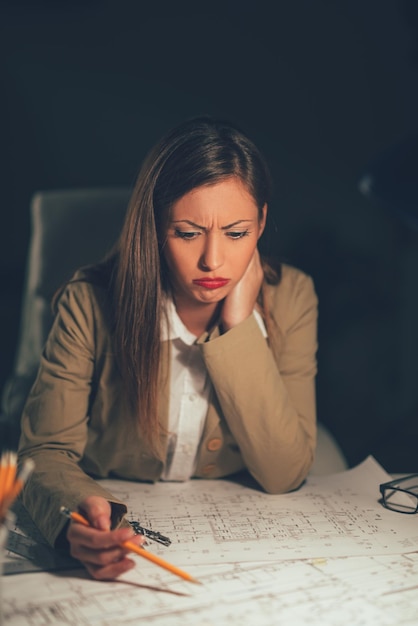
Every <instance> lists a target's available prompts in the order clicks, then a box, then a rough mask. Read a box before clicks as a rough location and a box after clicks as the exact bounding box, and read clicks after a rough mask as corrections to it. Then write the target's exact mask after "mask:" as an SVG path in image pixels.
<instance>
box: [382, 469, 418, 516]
mask: <svg viewBox="0 0 418 626" xmlns="http://www.w3.org/2000/svg"><path fill="white" fill-rule="evenodd" d="M411 478H418V474H408V475H407V476H402V477H401V478H394V479H393V480H389V481H388V482H386V483H381V484H380V485H379V491H380V493H381V496H382V500H381V504H382V505H383V506H384V507H385V509H388V511H393V512H394V513H404V514H405V515H415V513H418V493H414V492H413V491H410V490H409V489H402V487H399V486H398V485H400V484H401V483H403V482H405V481H406V480H410V479H411ZM387 490H391V491H400V492H402V493H406V494H407V495H409V496H414V497H415V498H416V506H415V510H413V509H411V511H400V510H399V509H394V508H392V507H391V506H390V504H389V505H388V504H387V502H386V496H385V493H386V491H387Z"/></svg>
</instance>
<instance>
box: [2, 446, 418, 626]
mask: <svg viewBox="0 0 418 626" xmlns="http://www.w3.org/2000/svg"><path fill="white" fill-rule="evenodd" d="M387 479H388V476H387V475H386V473H385V472H384V471H383V470H382V469H381V468H380V466H379V465H378V464H377V463H376V462H375V461H374V460H373V459H371V458H370V459H367V460H366V461H365V462H364V463H363V464H361V465H360V466H358V467H357V468H355V469H353V470H349V471H347V472H344V473H342V474H339V475H335V476H328V477H315V478H311V479H309V480H308V482H307V484H306V485H305V486H304V487H303V488H302V489H301V490H299V491H297V492H294V493H292V494H287V495H285V496H267V495H266V494H261V493H259V492H257V491H254V490H252V489H249V488H247V487H242V486H240V485H235V484H234V483H232V482H230V481H213V482H212V481H191V482H189V483H185V484H183V483H181V484H157V485H153V486H150V485H137V484H135V483H126V482H118V481H109V482H107V481H106V482H107V484H108V486H109V487H110V488H111V489H112V491H113V492H114V493H117V494H118V495H119V496H121V495H122V494H125V495H126V496H127V502H128V505H129V507H130V509H131V511H132V513H133V514H134V515H135V516H137V515H139V512H143V513H145V512H146V515H145V516H144V514H142V515H141V516H139V517H140V519H141V521H143V522H144V524H145V521H146V522H147V523H149V524H151V522H152V523H153V525H155V527H156V529H157V530H160V531H161V532H164V534H168V535H169V536H171V538H172V540H173V544H172V546H171V547H170V548H163V547H161V548H159V547H158V545H153V546H152V547H151V546H150V547H149V549H152V550H153V551H155V552H159V553H160V554H164V557H165V558H166V559H167V560H170V561H171V562H173V563H175V564H177V565H180V566H183V567H184V566H185V564H186V563H187V568H186V567H185V569H187V570H188V571H189V572H190V573H191V574H192V575H193V576H195V577H196V578H198V579H199V580H200V581H201V582H202V583H203V585H202V586H197V585H192V584H190V583H186V582H184V581H182V580H180V579H178V578H177V577H175V576H173V575H172V574H170V573H169V572H166V571H165V570H162V569H161V568H158V567H156V566H154V565H153V564H151V563H149V562H147V561H144V560H143V559H141V558H140V557H134V558H135V560H136V561H137V567H136V568H135V570H132V571H131V572H129V573H128V574H126V575H125V576H124V577H123V578H122V579H121V580H119V581H116V582H108V583H103V582H96V581H92V580H89V579H88V578H87V576H86V574H85V573H84V572H72V573H67V572H66V573H65V574H64V573H56V574H52V573H36V574H22V575H17V576H9V577H5V578H3V593H4V598H3V599H4V612H5V616H6V621H5V624H6V626H26V625H28V626H41V625H42V626H43V625H45V624H51V625H52V624H53V625H54V626H56V625H57V626H67V625H68V626H69V625H70V624H71V625H74V624H77V626H84V625H88V624H89V625H90V624H94V625H95V626H110V625H111V626H114V625H115V624H132V625H133V624H138V623H146V624H148V625H150V626H178V625H179V624H181V625H182V626H192V625H193V626H195V625H196V624H198V625H199V626H209V625H211V626H215V625H216V626H223V625H228V626H254V624H257V626H277V625H278V624H292V626H294V625H298V624H301V625H302V624H303V625H305V624H307V623H309V624H310V625H311V626H346V625H347V624H353V625H355V626H363V625H364V626H395V625H396V626H411V625H413V624H417V623H418V552H416V551H415V550H417V547H416V545H417V544H416V542H417V538H416V535H417V530H418V524H417V517H416V516H404V515H401V514H394V513H390V512H388V511H385V510H384V509H383V508H382V507H381V506H380V504H378V502H377V500H378V498H379V492H378V484H379V482H382V481H384V480H387ZM205 516H208V517H207V519H206V517H205ZM218 517H219V518H220V519H218ZM296 523H297V524H299V525H301V526H300V528H299V527H298V528H299V529H298V530H296V531H295V529H294V526H293V525H294V524H296ZM254 533H256V535H255V534H254ZM257 533H258V535H257ZM272 541H273V543H274V549H273V550H274V554H273V553H272V552H273V550H272V548H271V546H270V547H269V546H268V544H269V542H270V543H271V542H272ZM411 545H412V549H411ZM341 546H342V547H341ZM257 548H258V549H257ZM351 548H353V549H354V550H355V552H354V554H352V555H351V556H345V553H347V550H348V549H351ZM199 557H200V558H199ZM273 557H274V558H273Z"/></svg>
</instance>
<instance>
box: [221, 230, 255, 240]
mask: <svg viewBox="0 0 418 626" xmlns="http://www.w3.org/2000/svg"><path fill="white" fill-rule="evenodd" d="M226 234H227V235H228V237H230V238H231V239H242V238H243V237H246V236H247V235H249V234H250V231H249V230H240V231H236V230H231V231H229V232H227V233H226Z"/></svg>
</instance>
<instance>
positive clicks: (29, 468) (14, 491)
mask: <svg viewBox="0 0 418 626" xmlns="http://www.w3.org/2000/svg"><path fill="white" fill-rule="evenodd" d="M34 467H35V463H34V462H33V460H32V459H25V461H24V462H23V465H22V469H21V470H20V472H19V473H18V475H17V478H16V479H15V480H14V481H13V483H12V485H11V486H10V488H9V490H8V492H7V493H5V494H4V495H3V498H2V500H1V501H0V519H3V518H4V516H5V515H6V513H7V511H8V510H9V509H10V507H11V506H12V504H13V502H14V501H15V500H16V498H17V497H18V495H19V494H20V492H21V491H22V488H23V485H24V484H25V482H26V481H27V479H28V478H29V476H30V474H31V473H32V472H33V469H34Z"/></svg>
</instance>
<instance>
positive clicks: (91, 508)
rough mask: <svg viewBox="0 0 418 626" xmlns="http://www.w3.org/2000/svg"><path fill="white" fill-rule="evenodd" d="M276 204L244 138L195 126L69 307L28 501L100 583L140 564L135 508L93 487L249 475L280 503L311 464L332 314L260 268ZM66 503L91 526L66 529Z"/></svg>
mask: <svg viewBox="0 0 418 626" xmlns="http://www.w3.org/2000/svg"><path fill="white" fill-rule="evenodd" d="M269 195H270V177H269V173H268V169H267V167H266V164H265V162H264V160H263V158H262V157H261V155H260V153H259V151H258V150H257V148H256V147H255V146H254V144H253V143H252V142H251V141H250V140H249V139H248V138H247V137H246V136H245V135H244V134H243V133H242V132H240V131H239V130H237V129H236V128H234V127H233V126H232V125H230V124H227V123H223V122H220V121H216V120H212V119H209V118H197V119H194V120H191V121H188V122H186V123H184V124H182V125H181V126H179V127H178V128H175V129H174V130H173V131H172V132H170V133H168V135H167V136H166V137H165V138H163V139H162V140H161V141H160V143H159V144H157V146H156V147H155V148H154V149H153V150H152V151H151V153H150V154H149V156H148V158H147V159H146V160H145V162H144V164H143V167H142V168H141V171H140V173H139V177H138V180H137V183H136V186H135V189H134V192H133V194H132V198H131V202H130V205H129V208H128V212H127V216H126V219H125V223H124V227H123V229H122V232H121V235H120V237H119V240H118V242H117V244H116V246H115V248H114V250H113V251H112V252H111V253H110V255H109V256H108V258H107V259H105V260H104V261H103V262H102V263H100V264H98V265H97V266H95V267H90V268H87V269H84V270H81V271H79V272H78V273H77V274H76V275H75V276H74V278H73V280H72V281H70V283H69V284H68V285H66V287H65V288H64V289H63V290H62V292H61V294H60V295H59V297H58V299H57V302H56V317H55V322H54V325H53V328H52V330H51V333H50V336H49V338H48V341H47V344H46V346H45V349H44V353H43V355H42V359H41V364H40V369H39V374H38V377H37V380H36V382H35V385H34V387H33V389H32V391H31V394H30V396H29V398H28V401H27V404H26V407H25V410H24V413H23V417H22V436H21V441H20V458H21V460H23V459H24V458H26V457H32V458H33V460H34V461H35V467H36V469H35V472H34V473H33V475H32V477H31V479H30V481H29V482H28V484H27V486H26V488H25V490H24V493H23V501H24V504H25V506H26V507H27V508H28V510H29V511H30V513H31V515H32V517H33V519H34V521H35V522H36V524H37V525H38V527H39V528H40V529H41V530H42V532H43V533H44V535H45V537H46V538H47V540H48V541H49V542H50V543H51V544H52V545H62V543H63V542H67V541H68V542H69V544H70V550H71V554H72V555H73V556H74V557H76V558H78V559H80V560H81V561H82V562H83V563H84V564H85V566H86V567H87V569H88V571H89V572H90V573H91V575H92V576H93V577H95V578H98V579H101V578H114V577H116V576H118V575H120V574H122V573H123V572H125V571H127V570H128V569H129V568H130V567H132V566H133V561H131V560H130V559H129V558H127V556H126V553H125V552H124V551H123V550H122V549H121V548H120V547H119V544H120V543H121V542H122V541H123V540H125V539H127V538H131V535H132V531H131V530H130V529H129V528H127V527H125V526H126V524H124V520H123V516H124V514H125V513H126V507H125V505H124V504H123V503H122V502H119V501H118V500H117V499H115V498H114V497H113V496H112V495H111V494H110V493H108V492H107V491H106V490H104V489H103V488H102V487H101V486H100V484H99V483H97V482H96V481H95V480H94V478H103V477H107V476H116V477H120V478H124V479H132V480H146V481H156V480H186V479H188V478H191V477H199V478H217V477H220V476H225V475H228V474H232V473H235V472H237V471H240V470H242V469H244V468H247V469H248V470H249V472H250V473H251V474H252V476H253V477H254V478H255V479H256V480H257V481H258V483H259V484H260V486H261V487H262V488H263V489H264V490H266V491H268V492H271V493H282V492H285V491H288V490H290V489H294V488H296V487H298V486H299V485H300V484H301V483H302V482H303V480H304V479H305V477H306V475H307V473H308V471H309V469H310V467H311V464H312V462H313V457H314V449H315V439H316V424H315V395H314V379H315V374H316V357H315V354H316V319H317V301H316V296H315V293H314V289H313V285H312V281H311V280H310V278H309V277H307V276H306V275H305V274H303V273H302V272H300V271H298V270H296V269H294V268H291V267H288V266H282V267H281V269H280V272H275V271H274V270H273V269H272V268H271V267H270V266H269V265H267V264H266V263H265V262H264V261H262V260H261V259H260V255H259V253H258V249H257V244H258V241H259V238H260V237H261V235H262V233H263V230H264V228H265V223H266V215H267V203H268V200H269ZM61 505H65V506H66V507H70V508H73V509H77V508H78V509H79V510H81V511H82V512H83V514H84V515H85V516H86V517H87V518H88V520H89V522H90V524H91V527H90V528H87V527H84V526H82V525H80V524H74V523H70V524H69V526H68V527H67V526H65V520H64V519H63V518H61V517H60V515H59V509H60V506H61ZM135 541H136V542H137V543H141V541H142V539H141V537H136V538H135Z"/></svg>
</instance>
